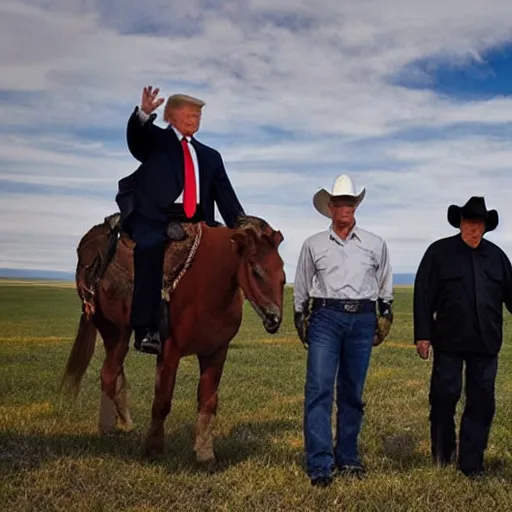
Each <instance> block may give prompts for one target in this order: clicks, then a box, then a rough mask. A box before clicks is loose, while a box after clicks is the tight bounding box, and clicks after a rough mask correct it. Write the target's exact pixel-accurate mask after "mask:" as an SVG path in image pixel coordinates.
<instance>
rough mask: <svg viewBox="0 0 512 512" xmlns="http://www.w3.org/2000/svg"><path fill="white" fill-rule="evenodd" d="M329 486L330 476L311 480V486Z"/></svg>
mask: <svg viewBox="0 0 512 512" xmlns="http://www.w3.org/2000/svg"><path fill="white" fill-rule="evenodd" d="M331 484H332V476H328V475H321V476H314V477H313V478H312V479H311V485H314V486H317V487H328V486H329V485H331Z"/></svg>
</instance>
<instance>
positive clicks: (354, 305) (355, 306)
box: [343, 302, 359, 313]
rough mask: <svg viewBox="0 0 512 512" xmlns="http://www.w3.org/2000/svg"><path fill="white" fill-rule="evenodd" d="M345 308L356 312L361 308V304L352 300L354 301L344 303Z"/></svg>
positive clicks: (350, 311)
mask: <svg viewBox="0 0 512 512" xmlns="http://www.w3.org/2000/svg"><path fill="white" fill-rule="evenodd" d="M343 309H344V310H345V311H346V312H347V313H356V312H357V310H358V309H359V306H358V304H357V303H356V302H352V303H349V304H343Z"/></svg>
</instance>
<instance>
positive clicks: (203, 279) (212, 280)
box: [63, 217, 285, 462]
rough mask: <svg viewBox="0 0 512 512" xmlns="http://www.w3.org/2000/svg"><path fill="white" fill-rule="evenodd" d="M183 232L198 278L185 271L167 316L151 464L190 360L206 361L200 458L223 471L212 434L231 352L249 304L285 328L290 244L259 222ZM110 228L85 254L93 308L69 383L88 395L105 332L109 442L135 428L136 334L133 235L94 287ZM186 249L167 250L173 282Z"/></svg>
mask: <svg viewBox="0 0 512 512" xmlns="http://www.w3.org/2000/svg"><path fill="white" fill-rule="evenodd" d="M183 227H186V228H187V229H186V232H187V233H188V235H189V237H188V240H189V241H190V240H193V241H194V244H193V247H191V246H190V244H189V245H188V246H187V254H188V256H189V257H188V258H187V260H188V261H187V264H190V266H189V268H188V270H186V266H185V267H182V271H181V272H180V274H179V276H178V277H179V282H178V284H177V286H176V287H175V288H174V290H173V291H172V292H171V295H170V300H168V302H164V304H166V307H165V308H164V309H163V311H164V312H165V313H166V314H168V315H169V317H170V319H171V322H170V325H171V326H170V329H169V332H168V336H166V339H165V342H164V346H163V351H162V354H161V355H160V356H158V357H157V360H156V381H155V390H154V401H153V407H152V419H151V425H150V427H149V430H148V432H147V436H146V442H145V451H146V454H147V455H149V456H154V455H158V454H161V453H162V452H163V450H164V422H165V419H166V417H167V415H168V414H169V412H170V410H171V401H172V395H173V390H174V385H175V380H176V372H177V370H178V365H179V362H180V359H181V358H182V357H184V356H187V355H191V354H197V357H198V359H199V369H200V378H199V385H198V391H197V402H198V417H197V423H196V439H195V445H194V450H195V452H196V458H197V460H198V461H201V462H209V461H212V462H213V461H215V456H214V452H213V435H212V426H213V420H214V417H215V414H216V411H217V400H218V399H217V388H218V386H219V383H220V380H221V376H222V371H223V367H224V362H225V359H226V355H227V351H228V345H229V343H230V341H231V340H232V339H233V337H234V336H235V335H236V333H237V332H238V329H239V327H240V324H241V321H242V309H243V301H244V296H245V298H247V299H248V301H249V302H250V304H251V305H252V306H253V308H254V309H255V311H256V312H257V313H258V315H259V316H260V317H261V319H262V322H263V326H264V328H265V329H266V331H268V332H269V333H275V332H277V330H278V328H279V326H280V323H281V318H282V306H283V288H284V283H285V274H284V270H283V261H282V259H281V257H280V255H279V253H278V246H279V244H280V243H281V241H282V240H283V237H282V235H281V233H280V232H279V231H275V230H274V229H272V228H271V227H270V226H269V225H268V224H267V222H265V221H264V220H262V219H259V218H257V217H247V218H246V220H245V221H244V223H243V224H241V225H240V227H238V228H237V229H228V228H226V227H223V226H220V227H209V226H206V225H205V224H203V223H201V224H200V225H190V224H185V225H183ZM109 229H110V228H109V224H108V222H105V223H104V224H100V225H97V226H95V227H93V228H92V229H91V230H90V231H89V232H88V233H87V234H86V235H84V237H83V238H82V240H81V241H80V244H79V246H78V249H77V252H78V266H77V272H76V284H77V290H78V294H79V296H80V298H81V299H82V301H83V304H84V307H83V313H82V315H81V318H80V324H79V327H78V332H77V335H76V339H75V342H74V345H73V347H72V349H71V353H70V355H69V360H68V362H67V366H66V371H65V375H64V380H63V382H64V383H66V384H67V387H68V389H70V390H73V391H74V392H75V393H78V391H79V388H80V383H81V379H82V377H83V375H84V373H85V371H86V369H87V366H88V365H89V362H90V360H91V357H92V355H93V352H94V346H95V340H96V333H97V331H99V333H100V335H101V336H102V338H103V343H104V347H105V351H106V357H105V360H104V363H103V366H102V369H101V401H100V417H99V431H100V433H101V434H108V433H111V432H112V431H113V430H115V428H116V426H117V420H119V421H120V422H121V423H122V424H128V425H131V418H130V413H129V410H128V403H127V392H126V389H127V380H126V376H125V372H124V368H123V362H124V359H125V356H126V354H127V351H128V348H129V340H130V336H131V332H132V330H131V328H130V326H129V322H128V320H129V312H130V307H131V291H132V286H133V253H132V250H133V242H132V241H131V240H130V239H129V237H128V236H127V235H125V234H123V235H122V236H121V235H119V241H118V243H117V246H114V250H115V252H114V255H113V259H112V261H111V262H110V263H109V264H108V266H107V268H106V271H104V272H103V276H102V277H101V278H100V279H99V280H98V282H97V283H96V285H95V284H94V283H91V282H89V280H88V278H87V274H86V272H85V269H86V268H87V264H88V263H89V264H90V263H91V262H92V264H93V266H94V265H101V263H102V261H101V258H100V256H101V255H102V254H104V252H105V246H106V245H107V243H108V240H109ZM176 244H177V245H179V243H176V242H172V243H171V244H170V247H169V248H167V249H166V260H165V263H164V275H168V274H169V272H171V273H172V271H171V270H169V269H170V266H172V264H173V263H172V254H173V251H174V252H175V251H176V249H175V248H174V247H175V245H176ZM190 251H192V252H190ZM194 251H195V253H194ZM191 256H193V258H192V259H191ZM182 259H184V258H182ZM190 259H191V263H190V261H189V260H190ZM174 263H176V262H175V261H174ZM89 270H90V269H89ZM185 270H186V271H185ZM173 271H174V270H173ZM175 282H176V281H175ZM142 357H153V356H149V355H144V356H142Z"/></svg>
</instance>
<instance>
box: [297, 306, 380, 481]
mask: <svg viewBox="0 0 512 512" xmlns="http://www.w3.org/2000/svg"><path fill="white" fill-rule="evenodd" d="M376 326H377V319H376V314H375V313H345V312H342V311H338V310H332V309H328V308H327V307H320V308H317V309H315V310H314V311H313V313H312V314H311V316H310V320H309V328H308V343H309V349H308V359H307V373H306V385H305V403H304V437H305V449H306V464H307V471H308V475H309V476H310V477H315V476H321V475H329V474H330V473H331V471H332V468H333V466H334V465H338V466H342V465H344V464H350V465H358V464H360V460H359V456H358V449H357V443H358V437H359V431H360V430H361V423H362V419H363V408H364V403H363V401H362V396H363V388H364V383H365V380H366V374H367V371H368V365H369V362H370V355H371V352H372V344H373V337H374V334H375V329H376ZM336 373H337V387H336V405H337V417H336V420H337V421H336V445H335V448H334V453H333V440H332V430H331V414H332V404H333V396H334V382H335V379H336Z"/></svg>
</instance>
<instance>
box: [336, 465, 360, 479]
mask: <svg viewBox="0 0 512 512" xmlns="http://www.w3.org/2000/svg"><path fill="white" fill-rule="evenodd" d="M338 472H339V474H340V475H341V476H354V477H356V478H363V477H364V476H365V475H366V469H365V468H364V466H363V465H362V464H342V465H341V466H338Z"/></svg>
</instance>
